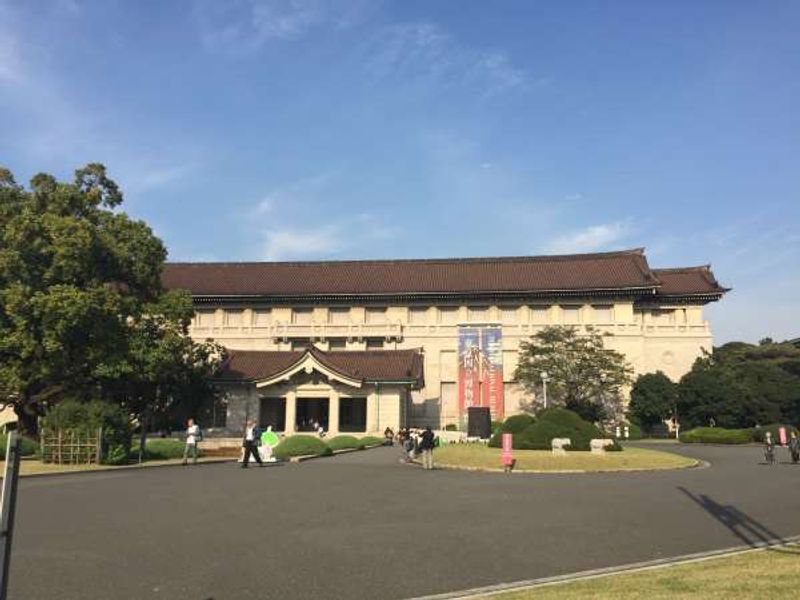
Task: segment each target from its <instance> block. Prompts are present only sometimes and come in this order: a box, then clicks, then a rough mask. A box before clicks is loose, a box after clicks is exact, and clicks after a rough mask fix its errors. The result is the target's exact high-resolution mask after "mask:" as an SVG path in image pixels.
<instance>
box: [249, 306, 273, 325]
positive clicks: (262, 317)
mask: <svg viewBox="0 0 800 600" xmlns="http://www.w3.org/2000/svg"><path fill="white" fill-rule="evenodd" d="M270 323H272V311H271V310H270V309H268V308H258V309H256V310H254V311H253V326H254V327H268V326H269V324H270Z"/></svg>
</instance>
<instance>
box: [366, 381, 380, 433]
mask: <svg viewBox="0 0 800 600" xmlns="http://www.w3.org/2000/svg"><path fill="white" fill-rule="evenodd" d="M379 401H380V396H379V395H378V394H377V393H376V392H375V389H374V388H373V389H372V391H371V392H370V393H369V396H367V432H369V433H374V432H376V431H378V402H379Z"/></svg>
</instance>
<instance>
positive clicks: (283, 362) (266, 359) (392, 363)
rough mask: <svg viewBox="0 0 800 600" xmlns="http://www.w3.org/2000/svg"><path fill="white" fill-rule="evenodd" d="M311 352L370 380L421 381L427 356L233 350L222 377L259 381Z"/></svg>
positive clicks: (407, 352) (347, 372)
mask: <svg viewBox="0 0 800 600" xmlns="http://www.w3.org/2000/svg"><path fill="white" fill-rule="evenodd" d="M306 353H311V354H313V355H314V357H315V358H316V359H317V360H318V361H319V362H320V363H322V364H323V365H325V366H326V367H328V368H329V369H331V370H332V371H336V372H337V373H341V374H342V375H346V376H347V377H350V378H351V379H359V380H361V381H369V382H386V381H402V382H409V383H412V384H413V385H421V384H422V378H423V359H422V354H421V353H420V351H419V350H368V351H356V350H353V351H349V350H341V351H332V352H324V351H322V350H320V349H318V348H310V349H308V350H298V351H293V350H286V351H278V350H275V351H255V350H233V351H231V352H230V355H229V357H228V359H227V360H226V361H225V364H224V365H223V369H222V373H221V375H220V379H222V380H227V381H232V380H234V381H242V380H244V381H258V380H261V379H268V378H269V377H273V376H275V375H278V374H279V373H282V372H283V371H286V370H288V369H289V368H291V367H292V366H293V365H295V364H297V363H298V362H300V361H301V360H303V358H304V357H305V355H306Z"/></svg>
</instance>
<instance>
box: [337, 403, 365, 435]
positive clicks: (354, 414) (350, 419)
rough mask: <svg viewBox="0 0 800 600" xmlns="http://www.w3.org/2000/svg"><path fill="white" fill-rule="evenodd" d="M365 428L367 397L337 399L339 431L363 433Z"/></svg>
mask: <svg viewBox="0 0 800 600" xmlns="http://www.w3.org/2000/svg"><path fill="white" fill-rule="evenodd" d="M366 430H367V399H366V398H342V399H341V400H339V431H349V432H358V433H363V432H365V431H366Z"/></svg>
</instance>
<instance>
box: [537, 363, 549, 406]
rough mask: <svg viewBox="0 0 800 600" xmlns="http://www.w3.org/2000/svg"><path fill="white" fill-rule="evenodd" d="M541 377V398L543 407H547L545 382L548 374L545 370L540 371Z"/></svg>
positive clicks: (547, 379)
mask: <svg viewBox="0 0 800 600" xmlns="http://www.w3.org/2000/svg"><path fill="white" fill-rule="evenodd" d="M539 375H540V377H541V378H542V398H543V400H544V407H545V408H547V382H548V381H550V376H549V375H548V374H547V371H542V372H541V373H540V374H539Z"/></svg>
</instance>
